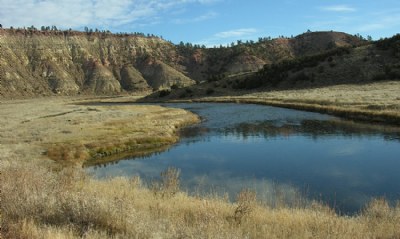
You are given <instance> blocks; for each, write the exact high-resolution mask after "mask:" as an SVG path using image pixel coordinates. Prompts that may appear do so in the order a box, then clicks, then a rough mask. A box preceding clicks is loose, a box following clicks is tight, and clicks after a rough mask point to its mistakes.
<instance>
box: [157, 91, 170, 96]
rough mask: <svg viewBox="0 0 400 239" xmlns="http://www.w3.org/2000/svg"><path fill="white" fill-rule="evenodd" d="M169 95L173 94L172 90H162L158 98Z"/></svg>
mask: <svg viewBox="0 0 400 239" xmlns="http://www.w3.org/2000/svg"><path fill="white" fill-rule="evenodd" d="M169 94H171V91H170V90H161V91H160V93H159V95H158V96H159V97H165V96H168V95H169Z"/></svg>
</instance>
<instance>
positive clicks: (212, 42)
mask: <svg viewBox="0 0 400 239" xmlns="http://www.w3.org/2000/svg"><path fill="white" fill-rule="evenodd" d="M257 33H259V30H257V29H256V28H239V29H233V30H229V31H223V32H218V33H216V34H214V35H213V36H211V37H209V38H207V39H203V40H201V41H199V42H196V44H199V45H205V46H206V47H214V46H219V45H228V44H230V43H232V42H236V41H237V40H249V39H252V38H255V37H256V36H255V34H257Z"/></svg>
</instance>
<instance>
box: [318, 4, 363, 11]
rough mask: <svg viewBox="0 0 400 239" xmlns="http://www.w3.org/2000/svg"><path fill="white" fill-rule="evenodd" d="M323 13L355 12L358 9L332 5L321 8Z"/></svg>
mask: <svg viewBox="0 0 400 239" xmlns="http://www.w3.org/2000/svg"><path fill="white" fill-rule="evenodd" d="M321 9H322V10H323V11H328V12H342V13H343V12H355V11H357V9H355V8H353V7H350V6H348V5H332V6H325V7H321Z"/></svg>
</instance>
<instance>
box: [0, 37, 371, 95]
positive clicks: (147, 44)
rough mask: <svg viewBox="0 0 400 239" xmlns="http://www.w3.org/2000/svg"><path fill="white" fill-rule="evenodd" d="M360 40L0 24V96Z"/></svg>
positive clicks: (145, 84) (169, 79)
mask: <svg viewBox="0 0 400 239" xmlns="http://www.w3.org/2000/svg"><path fill="white" fill-rule="evenodd" d="M362 44H365V41H363V40H360V39H359V38H358V37H356V36H352V35H349V34H346V33H340V32H308V33H305V34H302V35H299V36H297V37H293V38H278V39H269V38H268V39H267V38H260V40H259V41H258V42H241V41H238V42H237V44H235V45H232V46H231V47H219V48H205V47H200V46H193V45H191V44H179V45H174V44H172V43H170V42H168V41H165V40H163V39H161V38H158V37H154V36H151V37H145V36H143V35H135V34H111V33H109V32H76V31H58V30H54V31H52V30H46V31H38V30H35V29H28V30H25V29H0V45H1V54H0V63H1V64H0V77H1V78H0V97H3V98H9V97H34V96H37V95H77V94H89V95H93V94H96V95H98V94H104V95H111V94H120V93H122V92H128V93H129V92H135V91H144V90H157V89H168V88H171V87H172V88H174V89H175V88H181V87H186V86H190V85H194V84H195V83H196V82H197V83H200V82H205V81H219V80H222V79H227V78H232V77H235V76H240V75H243V74H250V73H252V72H257V71H259V70H261V71H262V69H264V66H265V65H267V66H271V65H276V64H280V63H281V62H283V61H287V60H293V59H299V58H302V57H307V56H311V55H315V54H319V53H321V52H325V51H329V50H332V49H336V48H337V47H350V48H351V47H355V46H360V45H362ZM327 72H329V71H327ZM259 85H264V83H263V84H261V83H260V84H259ZM239 88H240V87H239Z"/></svg>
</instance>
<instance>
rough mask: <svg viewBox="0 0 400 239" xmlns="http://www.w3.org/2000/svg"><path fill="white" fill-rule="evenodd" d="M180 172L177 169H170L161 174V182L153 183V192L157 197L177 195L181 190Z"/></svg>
mask: <svg viewBox="0 0 400 239" xmlns="http://www.w3.org/2000/svg"><path fill="white" fill-rule="evenodd" d="M180 173H181V172H180V170H179V169H176V168H172V167H170V168H168V169H167V170H165V171H163V172H161V174H160V176H161V180H160V181H154V182H153V183H152V190H153V192H154V194H155V195H161V197H171V196H174V195H175V194H177V193H178V192H179V190H180V179H179V176H180Z"/></svg>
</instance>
